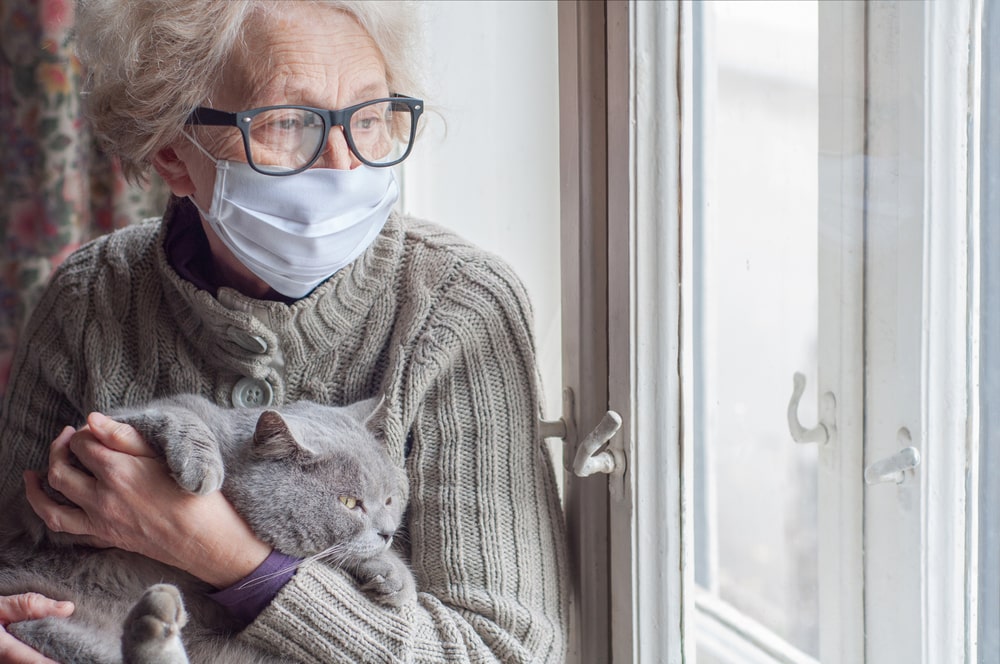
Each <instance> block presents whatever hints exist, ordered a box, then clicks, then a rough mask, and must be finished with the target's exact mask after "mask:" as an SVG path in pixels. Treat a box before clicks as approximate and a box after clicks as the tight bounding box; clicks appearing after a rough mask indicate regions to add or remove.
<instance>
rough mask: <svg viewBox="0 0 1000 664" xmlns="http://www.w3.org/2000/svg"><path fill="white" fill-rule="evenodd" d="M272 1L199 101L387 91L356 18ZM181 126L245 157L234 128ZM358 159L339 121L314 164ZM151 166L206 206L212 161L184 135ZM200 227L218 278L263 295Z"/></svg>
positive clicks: (329, 105)
mask: <svg viewBox="0 0 1000 664" xmlns="http://www.w3.org/2000/svg"><path fill="white" fill-rule="evenodd" d="M276 4H280V5H281V8H280V13H279V12H278V11H275V12H272V13H269V14H264V15H262V16H261V17H259V18H255V19H252V21H253V22H252V24H251V26H250V29H249V31H248V33H247V36H246V40H245V44H244V46H243V47H242V48H240V49H238V51H237V53H235V55H234V57H233V59H232V60H231V62H230V63H229V64H228V65H227V66H226V68H225V69H224V71H223V76H222V83H221V85H220V87H219V89H218V90H217V91H216V94H214V95H213V96H212V98H211V99H208V100H206V101H205V103H204V104H203V105H204V106H209V107H211V108H215V109H218V110H222V111H230V112H237V111H244V110H248V109H251V108H258V107H260V106H272V105H278V104H297V105H302V106H313V107H317V108H325V109H340V108H345V107H347V106H352V105H354V104H358V103H360V102H363V101H368V100H371V99H377V98H381V97H387V96H388V93H389V89H388V84H387V82H386V72H385V65H384V63H383V60H382V56H381V54H380V53H379V51H378V48H377V47H376V46H375V42H374V41H372V39H371V37H369V36H368V33H367V32H365V30H364V29H363V28H362V27H361V26H360V25H359V24H358V22H357V21H355V20H354V19H353V18H351V17H350V16H348V15H347V14H344V13H342V12H339V11H337V10H335V9H332V8H330V7H325V6H323V5H319V4H315V3H309V2H283V3H276ZM187 130H188V131H191V132H192V133H193V134H194V135H195V136H196V138H197V140H198V142H199V143H200V144H201V145H202V146H203V147H204V148H205V150H207V151H208V152H209V153H210V154H211V155H213V156H214V157H215V159H224V160H228V161H242V162H245V161H246V160H247V157H246V152H245V151H244V148H243V140H242V136H241V134H240V133H239V130H237V129H236V128H235V127H204V126H197V127H188V128H187ZM360 163H361V162H360V161H358V159H357V158H356V157H355V156H354V155H353V154H352V153H351V152H350V150H349V149H348V147H347V143H346V142H345V140H344V135H343V133H342V132H341V130H340V128H339V127H334V128H333V129H332V130H331V131H330V137H329V141H328V143H327V145H326V148H325V150H324V152H323V153H322V154H321V156H320V158H319V160H318V161H317V162H316V163H315V164H314V165H313V168H337V169H351V168H355V167H356V166H358V165H359V164H360ZM154 165H155V166H156V168H157V171H158V172H159V173H160V175H161V176H162V177H163V178H164V180H166V182H167V184H168V185H169V186H170V188H171V190H172V191H173V193H174V194H175V195H176V196H182V197H183V196H191V197H192V198H193V199H194V201H195V203H197V205H198V207H199V208H201V209H202V210H208V209H210V207H211V203H212V190H213V187H214V186H215V162H214V161H213V160H212V159H209V158H208V157H207V156H206V155H205V154H204V153H202V151H201V150H199V149H198V148H197V147H195V145H194V144H192V143H191V141H189V140H186V139H180V140H178V141H177V142H175V143H174V144H173V145H171V146H169V148H167V149H165V150H162V151H161V152H160V153H159V154H158V156H157V158H156V159H154ZM290 177H295V176H294V175H292V176H290ZM202 226H203V227H204V229H205V234H206V236H207V237H208V241H209V245H210V246H211V250H212V254H213V257H214V259H215V268H216V273H217V274H218V275H220V280H221V281H223V282H224V283H225V284H226V285H230V286H233V287H235V288H237V289H239V290H241V291H242V292H244V293H246V294H247V295H251V296H257V297H263V296H266V295H267V294H268V293H269V292H270V288H269V287H268V286H267V284H265V283H264V282H263V281H261V280H260V279H258V278H257V277H256V276H254V275H253V274H252V273H251V272H250V271H249V270H248V269H246V267H245V266H243V265H242V264H241V263H240V262H239V261H238V260H237V259H236V257H235V256H234V255H233V254H232V253H231V252H230V251H229V249H228V248H227V247H226V246H225V245H224V244H223V243H222V241H221V240H220V239H219V237H218V236H217V235H216V234H215V232H214V231H213V230H212V229H211V227H210V226H209V224H208V223H207V222H205V221H204V220H202Z"/></svg>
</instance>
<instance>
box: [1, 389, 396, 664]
mask: <svg viewBox="0 0 1000 664" xmlns="http://www.w3.org/2000/svg"><path fill="white" fill-rule="evenodd" d="M376 407H377V403H376V401H375V400H372V399H370V400H366V401H361V402H358V403H357V404H354V405H351V406H344V407H332V406H322V405H319V404H315V403H310V402H299V403H293V404H289V405H287V406H284V407H282V409H281V412H280V414H279V413H278V412H277V411H275V410H266V409H224V408H220V407H218V406H216V405H215V404H213V403H211V402H209V401H208V400H206V399H203V398H201V397H196V396H192V395H179V396H176V397H171V398H168V399H162V400H159V401H155V402H152V403H151V404H149V405H148V406H147V407H144V408H142V409H137V410H131V411H125V412H119V413H112V414H111V416H112V417H113V418H114V419H117V420H119V421H124V422H127V423H129V424H131V425H132V426H134V427H135V428H136V429H138V430H139V432H140V433H142V434H143V436H144V437H145V438H146V440H147V441H148V442H149V443H150V444H151V445H153V446H154V447H156V448H158V449H159V451H161V452H162V453H163V456H164V458H165V460H166V463H167V465H168V466H169V468H170V470H171V472H172V474H173V475H174V477H175V478H176V480H177V482H178V484H180V486H181V487H183V488H184V489H186V490H188V491H191V492H192V493H196V494H205V493H208V492H211V491H214V490H216V489H219V488H221V489H222V492H223V494H224V495H225V496H226V497H227V498H228V499H229V501H230V502H231V503H232V504H233V506H234V507H235V508H236V510H237V511H238V512H239V513H240V514H241V515H242V516H243V517H244V518H245V519H246V521H247V523H248V524H249V525H250V527H251V528H252V529H253V530H254V532H255V533H257V535H258V536H259V537H260V538H261V539H263V540H264V541H265V542H267V543H268V544H271V545H272V546H273V547H274V548H275V549H277V550H279V551H282V552H284V553H286V554H288V555H291V556H296V557H300V558H304V559H307V558H312V559H322V560H325V561H327V562H328V563H330V564H333V565H337V566H340V567H342V568H344V569H345V570H347V571H349V572H350V573H351V574H352V575H353V576H354V577H355V578H356V579H357V580H358V582H359V584H360V585H361V587H362V588H363V589H364V590H365V591H366V592H367V593H369V594H370V596H371V597H372V598H373V599H375V600H376V601H380V602H382V603H384V604H388V605H391V606H399V605H401V604H403V603H405V602H407V601H408V600H410V599H411V598H412V597H413V596H414V595H415V585H414V581H413V577H412V574H411V573H410V571H409V569H408V568H407V567H406V565H405V564H404V562H403V561H402V560H401V558H400V557H399V555H398V554H397V553H396V552H395V551H394V550H393V549H391V548H390V544H391V541H392V538H393V533H394V532H395V531H396V529H397V527H398V526H399V525H400V521H401V519H402V516H403V510H404V507H405V505H406V500H407V497H408V496H407V494H408V488H407V483H406V475H405V473H404V472H403V470H402V469H400V468H398V467H397V466H396V465H395V464H393V463H392V461H391V460H390V459H389V457H388V456H387V455H386V453H385V451H384V449H383V448H382V445H381V443H380V442H379V441H378V440H377V438H376V437H375V435H374V433H373V431H372V428H373V427H372V426H371V419H372V414H373V411H374V410H375V409H376ZM3 521H4V524H3V531H2V532H0V595H11V594H16V593H21V592H27V591H36V592H41V593H43V594H45V595H47V596H49V597H53V598H56V599H69V600H72V601H73V602H75V603H76V611H75V612H74V614H73V616H71V617H70V618H65V619H57V618H45V619H41V620H31V621H25V622H20V623H15V624H12V625H10V626H9V631H10V632H11V633H12V634H14V635H15V636H16V637H17V638H19V639H20V640H22V641H24V642H26V643H27V644H28V645H31V646H32V647H34V648H36V649H37V650H40V651H41V652H42V653H44V654H45V655H47V656H49V657H51V658H52V659H55V660H57V661H61V662H87V663H90V662H93V663H95V664H98V663H101V664H104V663H107V662H126V663H128V664H178V663H182V662H184V663H186V662H188V661H189V659H188V656H190V659H191V661H197V662H213V663H215V662H219V663H223V662H233V663H234V664H235V663H239V664H247V663H248V662H272V661H281V660H278V659H276V658H272V657H269V656H268V655H267V654H265V653H263V652H261V651H259V650H256V649H253V648H251V647H249V646H247V645H245V644H243V643H241V642H240V641H239V640H238V639H235V638H229V637H231V634H232V632H233V631H234V630H235V629H236V628H237V626H236V625H234V621H233V619H232V617H231V616H230V615H229V614H228V613H227V611H226V610H225V609H223V608H222V607H220V606H219V605H217V604H216V603H215V602H213V601H212V600H211V599H209V598H207V597H205V593H206V592H207V591H210V590H211V589H210V588H208V587H207V586H206V585H205V584H203V583H201V582H199V581H198V580H196V579H194V578H193V577H191V576H189V575H187V574H185V573H184V572H181V571H179V570H177V569H175V568H172V567H168V566H166V565H163V564H160V563H157V562H155V561H152V560H150V559H148V558H144V557H142V556H139V555H137V554H132V553H128V552H125V551H121V550H118V549H93V548H89V547H82V546H74V545H73V544H72V543H71V538H69V537H67V536H63V535H59V534H56V533H51V532H49V531H48V530H47V529H46V528H45V526H44V524H43V523H42V522H41V521H40V520H39V519H38V517H37V516H35V515H34V513H33V512H32V511H31V509H30V507H28V506H27V501H26V500H24V501H22V504H19V505H18V506H17V508H16V509H15V510H14V513H13V514H9V515H8V516H6V517H5V518H4V519H3ZM182 595H183V597H184V601H183V602H182V600H181V596H182ZM189 618H190V620H189ZM185 624H187V627H186V628H185V629H184V634H183V643H182V639H181V636H180V630H181V628H182V627H184V626H185Z"/></svg>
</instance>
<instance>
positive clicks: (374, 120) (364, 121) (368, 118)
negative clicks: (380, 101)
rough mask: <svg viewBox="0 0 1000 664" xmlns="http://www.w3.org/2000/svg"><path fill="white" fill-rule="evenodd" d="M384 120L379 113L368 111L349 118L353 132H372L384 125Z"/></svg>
mask: <svg viewBox="0 0 1000 664" xmlns="http://www.w3.org/2000/svg"><path fill="white" fill-rule="evenodd" d="M385 120H386V118H385V117H383V115H382V114H381V113H377V112H374V111H369V112H366V113H364V114H363V115H362V114H360V113H359V114H357V115H355V116H354V117H352V118H351V128H352V129H354V130H355V131H372V130H374V129H377V128H378V127H379V126H380V125H382V124H384V122H385Z"/></svg>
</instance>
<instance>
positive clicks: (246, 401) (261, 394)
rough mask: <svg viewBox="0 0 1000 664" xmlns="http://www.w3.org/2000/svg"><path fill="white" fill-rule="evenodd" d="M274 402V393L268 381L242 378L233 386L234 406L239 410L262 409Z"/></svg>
mask: <svg viewBox="0 0 1000 664" xmlns="http://www.w3.org/2000/svg"><path fill="white" fill-rule="evenodd" d="M272 401H274V391H273V390H272V389H271V385H270V384H268V383H267V381H263V380H258V379H256V378H241V379H240V380H239V381H237V382H236V385H233V405H234V406H236V407H237V408H260V407H263V406H270V405H271V402H272Z"/></svg>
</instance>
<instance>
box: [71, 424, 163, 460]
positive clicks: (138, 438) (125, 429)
mask: <svg viewBox="0 0 1000 664" xmlns="http://www.w3.org/2000/svg"><path fill="white" fill-rule="evenodd" d="M87 424H88V425H90V431H91V432H92V433H93V434H94V436H95V437H96V438H97V440H99V441H100V442H101V443H102V444H104V446H105V447H108V448H110V449H112V450H115V451H117V452H124V453H125V454H131V455H132V456H145V457H156V456H158V455H157V453H156V450H155V449H153V447H152V446H151V445H150V444H149V443H147V442H146V439H145V438H143V437H142V434H140V433H139V432H138V431H136V430H135V428H134V427H131V426H129V425H128V424H125V423H124V422H118V421H116V420H113V419H111V418H110V417H108V416H107V415H104V414H102V413H91V414H90V415H89V416H88V417H87Z"/></svg>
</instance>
